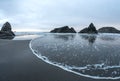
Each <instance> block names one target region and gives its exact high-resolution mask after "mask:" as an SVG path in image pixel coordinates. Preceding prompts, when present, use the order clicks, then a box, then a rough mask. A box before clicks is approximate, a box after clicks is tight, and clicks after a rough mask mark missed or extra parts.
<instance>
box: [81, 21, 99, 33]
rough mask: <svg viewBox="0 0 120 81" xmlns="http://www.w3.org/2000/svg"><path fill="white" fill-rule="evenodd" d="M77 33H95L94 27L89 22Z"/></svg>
mask: <svg viewBox="0 0 120 81" xmlns="http://www.w3.org/2000/svg"><path fill="white" fill-rule="evenodd" d="M79 33H90V34H97V33H98V32H97V30H96V27H95V26H94V24H93V23H91V24H90V25H89V26H88V27H87V28H84V29H82V30H81V31H80V32H79Z"/></svg>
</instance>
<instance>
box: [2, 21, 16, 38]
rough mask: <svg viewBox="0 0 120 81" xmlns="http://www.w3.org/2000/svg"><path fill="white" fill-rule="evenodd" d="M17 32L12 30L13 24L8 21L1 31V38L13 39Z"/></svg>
mask: <svg viewBox="0 0 120 81" xmlns="http://www.w3.org/2000/svg"><path fill="white" fill-rule="evenodd" d="M14 37H15V34H14V33H13V31H12V28H11V25H10V23H9V22H6V23H5V24H4V25H3V26H2V28H1V31H0V38H1V39H13V38H14Z"/></svg>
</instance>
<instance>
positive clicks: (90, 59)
mask: <svg viewBox="0 0 120 81" xmlns="http://www.w3.org/2000/svg"><path fill="white" fill-rule="evenodd" d="M30 48H31V50H32V52H33V53H34V54H35V55H36V56H37V57H38V58H40V59H42V60H43V61H45V62H47V63H49V64H52V65H54V66H57V67H60V68H62V69H64V70H66V71H69V72H72V73H74V74H77V75H81V76H85V77H90V78H94V79H120V35H119V34H98V35H96V34H44V35H43V36H41V37H38V38H35V39H33V40H32V41H31V42H30Z"/></svg>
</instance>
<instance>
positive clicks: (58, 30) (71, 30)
mask: <svg viewBox="0 0 120 81" xmlns="http://www.w3.org/2000/svg"><path fill="white" fill-rule="evenodd" d="M50 32H51V33H76V31H75V30H74V28H69V27H68V26H64V27H60V28H55V29H54V30H52V31H50Z"/></svg>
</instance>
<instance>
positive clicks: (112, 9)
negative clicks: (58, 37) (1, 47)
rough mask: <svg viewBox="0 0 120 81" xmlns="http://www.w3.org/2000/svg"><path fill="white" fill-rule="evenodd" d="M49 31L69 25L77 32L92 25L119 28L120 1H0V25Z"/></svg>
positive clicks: (18, 28) (16, 28) (17, 28)
mask: <svg viewBox="0 0 120 81" xmlns="http://www.w3.org/2000/svg"><path fill="white" fill-rule="evenodd" d="M6 21H9V22H10V23H11V24H12V27H13V30H41V31H49V30H51V29H53V28H55V27H61V26H64V25H68V26H70V27H74V28H75V29H76V30H77V31H79V30H81V29H82V28H84V27H87V26H88V25H89V24H90V23H91V22H93V23H94V24H95V26H96V27H97V29H98V28H100V27H102V26H114V27H116V28H118V29H120V0H0V26H2V24H3V23H5V22H6Z"/></svg>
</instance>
